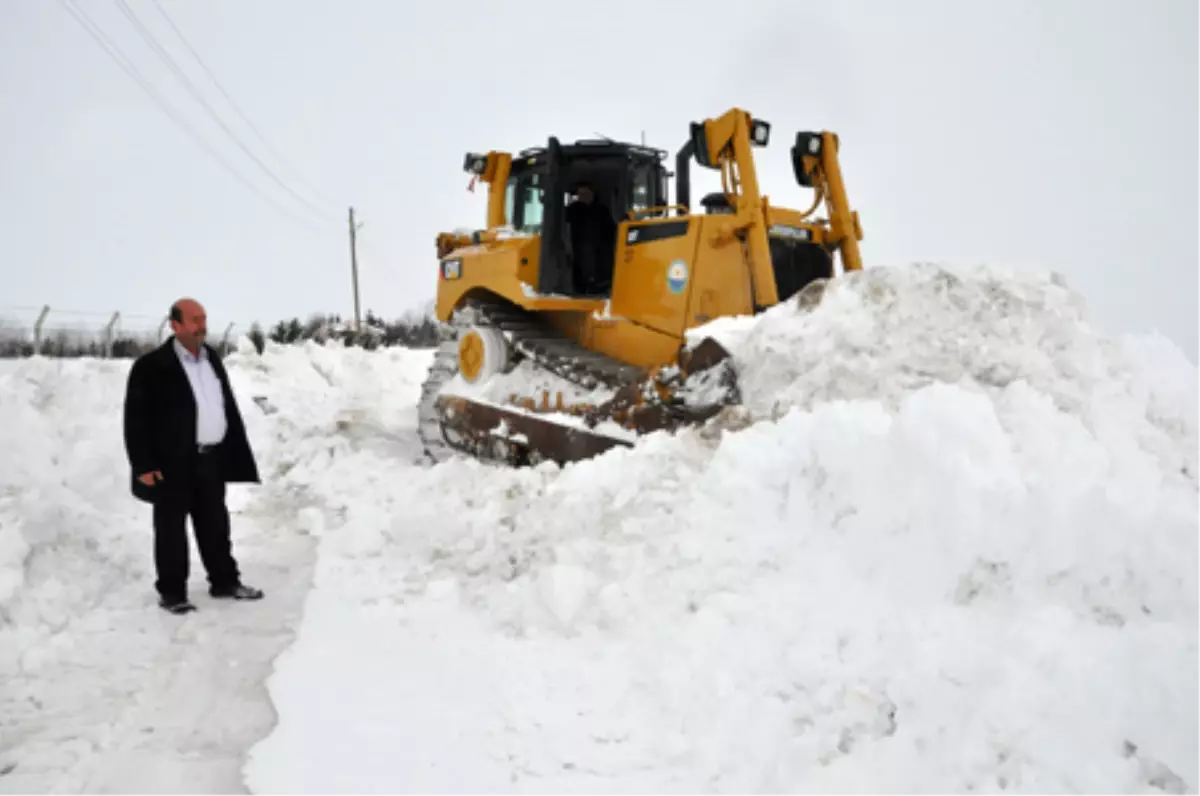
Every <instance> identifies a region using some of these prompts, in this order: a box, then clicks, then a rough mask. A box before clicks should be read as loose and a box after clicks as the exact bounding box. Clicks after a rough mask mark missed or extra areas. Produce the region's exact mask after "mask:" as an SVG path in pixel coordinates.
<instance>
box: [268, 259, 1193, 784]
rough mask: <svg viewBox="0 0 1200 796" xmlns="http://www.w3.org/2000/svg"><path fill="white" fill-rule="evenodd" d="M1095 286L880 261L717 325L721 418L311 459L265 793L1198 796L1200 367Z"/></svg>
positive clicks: (275, 691)
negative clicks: (611, 443) (598, 435)
mask: <svg viewBox="0 0 1200 796" xmlns="http://www.w3.org/2000/svg"><path fill="white" fill-rule="evenodd" d="M1081 311H1082V307H1081V304H1080V302H1079V301H1078V300H1077V299H1076V298H1075V297H1073V296H1072V294H1070V293H1069V291H1067V290H1066V289H1065V288H1063V287H1062V286H1061V285H1060V284H1058V283H1056V282H1054V281H1053V280H1043V279H1040V278H1037V277H1027V276H1022V275H1018V274H1005V273H1003V272H999V271H996V270H993V269H956V270H955V271H943V270H941V269H936V268H931V267H929V268H927V267H916V268H911V269H888V270H886V271H884V270H878V271H872V272H867V273H865V274H862V275H856V276H855V277H853V278H847V280H846V282H845V283H844V284H842V285H841V286H839V287H836V288H833V289H831V290H830V291H829V292H828V294H827V296H826V297H825V300H824V301H823V302H822V303H821V304H820V305H819V306H818V307H816V308H815V309H813V310H811V311H807V312H805V311H800V310H798V309H796V308H795V307H792V306H781V307H779V308H776V309H775V310H773V311H771V312H769V313H766V314H764V315H763V316H760V317H758V318H756V319H753V320H752V321H748V322H746V323H726V324H724V326H725V328H726V330H727V331H729V330H732V332H733V334H732V335H728V336H726V337H725V339H726V341H727V343H728V345H729V346H730V348H731V349H732V350H733V351H734V353H735V355H736V356H737V361H738V365H739V368H740V373H741V382H742V386H743V390H744V391H745V393H746V398H747V412H745V413H742V415H741V416H739V415H738V413H731V414H730V416H728V417H726V418H723V419H722V420H721V421H720V422H718V423H716V424H714V425H713V426H712V427H710V428H707V429H704V430H699V431H693V432H689V433H685V434H680V435H679V436H678V437H669V436H666V435H654V436H652V437H649V438H647V439H645V440H644V441H643V442H642V443H641V444H640V445H639V446H638V447H637V448H635V449H633V450H614V451H612V452H610V453H608V454H606V455H605V456H603V457H601V458H599V459H596V460H593V461H591V462H586V463H582V464H578V465H574V466H571V467H568V468H565V469H563V470H561V471H559V470H557V469H555V468H554V467H553V466H550V465H546V466H543V467H541V468H539V469H536V470H524V471H520V472H512V471H504V470H497V469H494V468H490V467H485V466H481V465H478V464H474V463H469V462H462V461H452V462H449V463H446V464H444V465H441V466H438V467H436V468H432V469H420V468H408V467H406V466H404V464H403V463H401V462H398V461H397V460H395V459H394V458H390V457H388V456H386V455H383V453H382V452H380V451H374V450H358V451H349V450H338V451H335V452H332V453H331V455H329V456H325V457H313V458H312V459H310V460H309V461H308V462H307V464H306V467H305V469H304V471H303V472H297V471H293V472H292V474H291V475H290V477H291V478H294V479H295V482H296V484H297V485H298V488H299V485H300V484H303V488H304V489H305V490H307V492H308V493H309V494H310V495H311V496H312V499H313V500H316V501H319V502H320V503H321V504H322V505H323V507H324V508H323V510H322V512H320V514H319V515H317V514H313V515H312V516H311V517H310V518H309V519H310V520H311V523H310V527H311V528H312V530H313V532H314V533H316V534H318V535H319V536H320V540H321V541H320V554H319V559H318V563H317V569H316V575H315V581H314V589H313V591H312V592H311V594H310V596H309V601H308V603H307V611H306V615H305V621H304V624H303V625H302V627H301V629H300V632H299V634H298V636H297V640H296V642H295V644H293V646H292V647H291V648H290V649H289V650H288V651H287V652H286V653H285V654H284V655H283V656H281V658H280V659H279V661H278V667H277V674H276V675H275V677H274V678H273V679H272V681H271V685H270V690H271V693H272V696H273V698H274V701H275V703H276V706H277V710H278V712H279V717H280V722H279V724H278V726H277V727H276V728H275V730H274V732H273V733H272V734H271V735H270V736H269V737H267V738H266V739H265V740H264V741H262V742H261V743H259V744H258V745H256V746H255V747H254V749H253V752H252V754H251V756H250V762H249V764H248V765H247V767H246V769H245V772H246V777H247V783H248V784H249V785H250V786H251V787H252V788H253V789H255V790H260V791H262V790H269V791H296V792H314V791H328V790H338V791H357V792H361V791H377V790H396V791H412V790H489V791H536V792H544V791H580V790H593V791H594V790H605V791H620V792H625V791H632V790H638V791H649V790H653V791H672V792H674V791H681V790H686V791H700V790H703V791H713V790H716V791H729V790H742V791H745V790H755V791H760V790H791V791H830V790H833V791H847V790H856V791H857V790H888V791H894V790H934V791H964V790H991V791H995V790H1007V791H1022V792H1030V791H1064V790H1065V791H1096V792H1159V791H1167V792H1179V791H1190V792H1195V791H1196V789H1197V785H1198V783H1200V779H1198V773H1197V748H1198V746H1200V737H1198V729H1197V713H1196V706H1197V697H1198V693H1197V682H1196V671H1197V665H1198V661H1197V648H1196V629H1197V483H1196V470H1195V457H1196V446H1197V439H1196V428H1197V425H1196V423H1197V416H1196V415H1197V411H1196V387H1195V385H1196V380H1197V373H1196V369H1195V367H1194V366H1192V365H1190V364H1189V363H1187V362H1186V360H1184V359H1183V357H1182V356H1181V355H1180V354H1179V352H1178V351H1177V350H1176V349H1174V348H1173V347H1172V346H1169V345H1167V344H1165V343H1164V341H1162V340H1150V341H1145V340H1130V341H1126V342H1124V343H1121V344H1116V343H1112V342H1109V341H1105V340H1103V339H1101V338H1100V337H1098V336H1097V335H1096V334H1095V333H1094V332H1093V331H1092V330H1091V329H1090V328H1089V327H1088V326H1087V325H1086V323H1085V322H1084V321H1083V319H1082V317H1081V315H1080V313H1081ZM708 331H710V332H711V331H713V330H712V329H710V330H708ZM380 367H396V368H397V369H403V368H405V367H408V364H407V363H399V362H389V363H387V364H386V365H385V364H384V363H381V365H380ZM397 378H400V379H402V378H404V377H402V376H399V375H398V376H397ZM331 389H337V388H336V387H333V386H332V385H331ZM414 399H415V396H414Z"/></svg>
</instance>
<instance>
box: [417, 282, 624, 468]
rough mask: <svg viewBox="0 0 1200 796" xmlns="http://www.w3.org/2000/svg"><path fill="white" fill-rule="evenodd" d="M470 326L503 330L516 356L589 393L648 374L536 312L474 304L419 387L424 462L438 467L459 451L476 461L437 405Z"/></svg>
mask: <svg viewBox="0 0 1200 796" xmlns="http://www.w3.org/2000/svg"><path fill="white" fill-rule="evenodd" d="M472 325H475V326H491V327H494V328H496V329H499V330H500V331H502V332H504V333H505V337H506V338H507V339H508V344H509V347H510V349H511V350H512V351H513V352H515V354H516V355H517V356H518V357H522V358H526V359H529V360H530V361H532V362H533V363H534V364H536V365H537V366H538V367H539V368H541V369H543V370H546V371H548V372H550V373H553V374H554V375H556V376H559V377H561V378H563V379H565V380H567V381H569V382H570V383H572V384H574V385H576V386H578V387H581V388H583V389H586V390H593V389H597V388H610V389H619V388H620V387H623V386H625V385H627V384H630V383H632V382H636V381H638V380H639V379H642V378H644V377H645V375H646V371H645V370H643V369H642V368H639V367H636V366H633V365H628V364H626V363H624V362H621V361H619V360H617V359H614V358H612V357H610V356H608V355H606V354H601V353H599V352H597V351H591V350H589V349H587V348H585V347H583V346H582V345H580V344H579V343H578V342H576V341H575V340H572V339H571V338H570V337H568V336H566V335H565V334H563V333H562V332H560V331H558V330H557V329H555V328H553V327H551V326H550V325H548V324H547V323H546V322H545V321H543V320H541V319H540V318H539V317H538V316H537V315H535V314H534V313H531V312H529V311H527V310H524V309H521V308H520V307H516V306H512V305H509V304H505V303H502V302H499V301H474V302H472V303H471V304H470V305H469V306H468V307H466V308H464V309H463V310H460V311H459V312H457V313H455V315H454V317H453V318H452V319H451V321H450V323H449V329H450V334H449V337H448V338H447V339H445V340H443V341H442V343H441V344H440V345H439V346H438V349H437V352H436V353H435V354H434V358H433V363H432V364H431V365H430V368H429V375H428V376H427V377H426V379H425V383H424V384H422V386H421V400H420V403H419V404H418V409H417V433H418V436H419V437H420V439H421V443H422V445H423V446H424V452H425V455H426V457H428V458H429V459H430V460H431V461H432V462H433V463H434V464H437V463H440V462H443V461H446V460H447V459H450V458H451V457H453V456H454V455H455V453H456V452H462V453H464V454H466V455H469V456H472V457H474V458H478V455H477V454H476V453H475V452H474V451H473V450H467V449H466V448H461V447H458V446H457V445H455V444H454V443H453V442H452V441H450V440H448V439H447V437H446V434H445V432H444V431H443V426H442V420H441V418H440V417H439V415H438V412H437V408H436V406H435V402H436V401H437V397H438V394H439V393H440V392H441V389H442V387H443V386H444V385H445V384H446V382H448V381H450V380H451V379H453V378H454V376H455V375H456V374H457V373H458V340H459V336H460V335H461V334H462V333H463V331H465V330H466V329H468V328H470V327H471V326H472Z"/></svg>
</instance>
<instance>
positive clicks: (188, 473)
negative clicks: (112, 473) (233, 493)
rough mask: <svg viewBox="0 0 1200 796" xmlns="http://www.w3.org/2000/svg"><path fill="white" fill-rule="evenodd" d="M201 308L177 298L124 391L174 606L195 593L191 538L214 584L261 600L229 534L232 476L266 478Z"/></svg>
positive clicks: (144, 496) (163, 591)
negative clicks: (161, 337)
mask: <svg viewBox="0 0 1200 796" xmlns="http://www.w3.org/2000/svg"><path fill="white" fill-rule="evenodd" d="M206 321H207V319H206V318H205V314H204V308H203V307H201V306H200V304H198V303H197V302H195V301H193V300H192V299H180V300H179V301H177V302H175V303H174V304H173V305H171V330H172V331H173V332H174V333H175V334H174V335H173V336H172V337H171V338H170V339H169V340H167V342H166V343H164V344H163V345H161V346H159V347H158V348H156V349H155V350H153V351H151V352H149V353H147V354H144V355H142V356H141V357H138V359H137V360H136V361H135V362H134V363H133V367H132V369H131V370H130V371H129V383H128V385H127V388H126V394H125V453H126V455H127V456H128V457H129V465H130V467H131V468H132V470H133V474H132V476H133V478H132V482H131V488H132V492H133V495H134V497H136V498H138V499H139V500H143V501H145V502H147V503H150V504H152V505H153V506H154V565H155V569H156V570H157V573H158V579H157V581H155V584H154V586H155V588H156V589H157V590H158V594H159V598H160V599H159V605H160V606H161V607H162V608H164V609H165V610H167V611H170V612H171V613H174V614H182V613H187V612H188V611H193V610H195V606H194V605H192V603H191V602H189V601H188V595H187V580H188V538H187V527H186V521H187V518H188V516H190V517H191V518H192V530H193V532H194V533H195V535H196V547H197V548H199V550H200V560H201V561H202V562H203V563H204V568H205V570H206V571H207V572H208V582H209V594H210V595H212V596H213V597H219V598H232V599H235V600H257V599H259V598H261V597H262V596H263V594H262V592H261V591H259V590H258V589H252V588H250V587H249V586H246V585H244V584H242V582H241V577H240V575H239V573H238V566H237V562H236V561H235V560H234V558H233V554H232V551H231V545H230V538H229V511H228V509H227V508H226V507H225V485H226V484H227V483H259V477H258V466H257V464H256V463H255V461H254V454H253V452H252V451H251V450H250V442H249V440H248V439H247V437H246V429H245V426H243V425H242V416H241V414H240V413H239V412H238V407H237V401H236V400H235V399H234V397H233V391H232V389H231V388H230V386H229V376H228V375H227V374H226V372H225V368H224V366H223V365H222V364H221V361H220V359H219V358H218V357H217V352H216V351H215V350H213V348H212V347H211V346H209V345H208V344H207V343H205V342H204V339H205V337H206V335H207V328H206Z"/></svg>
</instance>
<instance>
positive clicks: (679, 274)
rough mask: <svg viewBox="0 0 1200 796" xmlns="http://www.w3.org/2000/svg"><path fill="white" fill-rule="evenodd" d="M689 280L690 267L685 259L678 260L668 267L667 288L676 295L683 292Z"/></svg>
mask: <svg viewBox="0 0 1200 796" xmlns="http://www.w3.org/2000/svg"><path fill="white" fill-rule="evenodd" d="M687 281H688V267H687V263H685V262H684V261H683V260H676V261H675V262H673V263H671V265H670V266H669V267H668V268H667V289H668V290H670V291H671V292H672V293H674V294H675V295H679V294H680V293H682V292H683V288H684V287H685V286H686V285H687Z"/></svg>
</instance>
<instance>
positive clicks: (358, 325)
mask: <svg viewBox="0 0 1200 796" xmlns="http://www.w3.org/2000/svg"><path fill="white" fill-rule="evenodd" d="M361 226H362V224H355V223H354V208H353V207H351V208H350V277H351V279H352V280H353V284H354V331H355V332H359V331H361V330H362V317H361V316H360V315H359V312H358V243H357V238H356V234H357V233H358V229H359V227H361Z"/></svg>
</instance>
